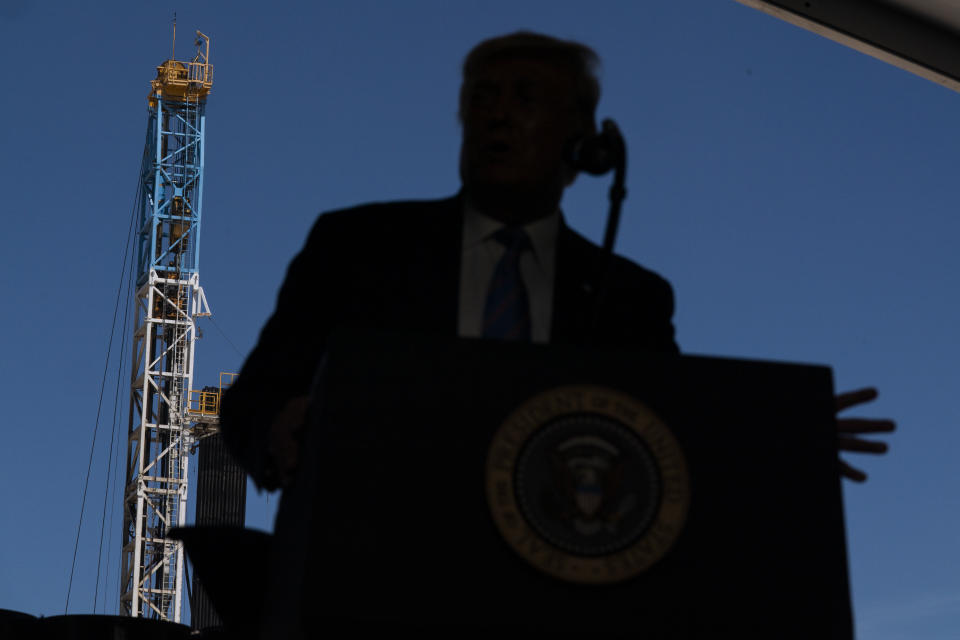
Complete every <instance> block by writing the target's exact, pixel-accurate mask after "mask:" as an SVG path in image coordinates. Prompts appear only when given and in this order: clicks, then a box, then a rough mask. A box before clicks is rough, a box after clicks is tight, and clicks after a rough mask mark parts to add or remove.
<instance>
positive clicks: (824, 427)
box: [265, 333, 852, 638]
mask: <svg viewBox="0 0 960 640" xmlns="http://www.w3.org/2000/svg"><path fill="white" fill-rule="evenodd" d="M538 402H539V403H540V404H539V405H538V404H537V403H538ZM538 407H539V408H538ZM550 407H553V408H552V409H551V408H550ZM833 413H834V409H833V389H832V379H831V372H830V370H829V369H828V368H825V367H819V366H805V365H796V364H784V363H773V362H756V361H747V360H733V359H722V358H708V357H696V356H662V355H653V354H646V353H640V352H630V351H602V350H591V349H581V348H575V347H564V346H546V345H530V344H516V343H505V342H489V341H480V340H467V339H437V338H429V337H423V336H414V335H400V334H383V333H342V334H338V335H336V336H334V337H332V338H331V340H330V343H329V349H328V352H327V355H326V357H325V359H324V361H323V363H322V365H321V369H320V371H319V373H318V376H317V380H316V387H315V401H314V404H313V406H312V408H311V416H310V421H309V424H308V428H307V431H306V436H305V437H306V440H305V444H304V450H303V454H304V458H303V464H302V465H301V466H300V473H299V476H298V478H297V480H296V483H295V485H294V486H293V487H290V488H288V489H287V490H286V491H285V492H284V495H283V498H282V501H281V505H280V511H279V513H278V517H277V522H276V529H275V534H274V544H273V552H272V554H273V555H272V556H271V571H272V576H271V578H270V586H269V588H268V592H269V593H268V602H267V605H266V608H265V611H266V613H265V616H266V620H267V622H266V624H268V625H276V628H277V629H278V632H282V631H280V629H281V628H282V627H283V625H293V627H298V628H299V629H300V630H305V632H306V635H308V636H312V635H321V634H323V633H326V632H328V631H334V632H335V631H337V630H339V631H343V630H356V631H358V632H359V631H362V630H364V629H367V630H377V629H381V630H389V629H396V630H398V631H399V630H403V629H414V630H421V631H427V632H429V631H430V630H435V631H437V632H438V633H441V632H442V633H450V632H466V633H469V632H473V631H481V632H482V631H490V632H492V633H500V632H504V631H510V630H521V631H523V630H525V631H527V632H529V633H531V634H535V633H538V632H555V631H577V632H581V633H603V632H625V633H636V634H637V635H638V636H642V637H646V638H692V637H716V636H717V634H719V633H736V634H738V636H739V637H778V638H780V637H804V638H812V637H816V638H851V637H852V622H851V614H850V600H849V587H848V578H847V559H846V548H845V534H844V527H843V511H842V501H841V491H840V479H839V473H838V465H837V451H836V434H835V426H834V419H833ZM538 416H539V417H538ZM538 420H539V421H540V423H542V424H538ZM638 425H639V426H638ZM645 425H646V426H645ZM577 429H586V431H582V432H581V431H577ZM591 429H592V430H593V431H591ZM644 430H646V431H644ZM521 431H522V432H523V433H521ZM664 431H666V432H667V433H666V435H664V433H663V432H664ZM618 434H619V435H618ZM524 438H525V440H524ZM617 438H620V440H617ZM520 440H523V441H520ZM664 442H666V444H663V443H664ZM637 443H639V444H637ZM665 447H666V448H665ZM631 452H632V453H631ZM538 456H539V457H538ZM631 456H632V457H631ZM501 463H503V464H501ZM510 465H513V466H510ZM668 467H669V468H668ZM511 469H512V471H511ZM498 474H499V475H498ZM504 487H507V488H506V489H504ZM511 514H512V515H511ZM518 516H519V520H518ZM518 521H519V523H520V524H517V522H518ZM511 527H514V529H511ZM516 527H519V528H516ZM658 527H660V530H659V532H658V530H657V528H658ZM517 532H520V533H522V534H523V535H524V536H525V538H523V539H520V538H518V537H517V536H519V535H520V533H517ZM514 534H517V535H514ZM291 633H293V632H291Z"/></svg>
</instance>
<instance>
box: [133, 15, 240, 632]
mask: <svg viewBox="0 0 960 640" xmlns="http://www.w3.org/2000/svg"><path fill="white" fill-rule="evenodd" d="M175 33H176V32H174V34H175ZM174 37H175V35H174ZM196 45H197V52H196V55H195V56H194V58H193V59H192V60H190V61H178V60H175V59H174V58H173V57H172V56H171V58H170V59H169V60H166V61H165V62H164V63H163V64H161V65H160V66H158V67H157V75H156V78H154V79H153V81H152V82H151V88H150V93H149V95H148V98H147V102H148V125H147V136H146V143H145V145H144V157H143V164H142V168H141V174H140V185H139V205H138V206H139V213H138V217H137V220H136V224H137V227H136V239H135V243H136V250H137V254H136V255H137V258H136V260H137V262H136V267H135V270H134V273H135V274H136V284H135V294H134V298H135V301H134V306H135V309H134V310H135V317H136V319H135V328H134V337H133V366H132V368H131V402H130V417H129V432H128V437H127V455H126V484H125V487H124V496H123V552H122V561H121V577H120V591H121V594H120V603H121V611H122V612H123V613H125V614H127V615H130V616H133V617H146V618H155V619H161V620H170V621H173V622H180V619H181V602H182V597H181V596H182V589H183V585H184V555H183V546H182V544H181V543H180V542H178V541H175V540H170V539H168V538H167V533H168V532H169V530H170V529H171V528H173V527H177V526H183V525H184V524H185V523H186V516H187V498H188V495H189V491H188V472H189V454H190V452H191V448H192V447H193V446H194V445H195V443H196V441H197V440H198V438H200V437H202V436H203V435H206V434H209V433H212V432H213V431H215V429H216V421H217V420H216V415H217V414H219V406H218V404H219V393H217V394H216V397H215V398H213V397H212V396H211V395H209V394H211V393H212V392H210V391H208V392H206V393H207V394H208V395H203V393H200V395H199V396H198V397H197V398H195V399H196V400H197V403H198V405H197V406H196V407H194V410H191V402H190V398H191V393H192V382H193V364H194V343H195V341H196V339H197V338H198V335H197V328H196V324H195V320H196V318H198V317H200V316H204V315H209V313H210V312H209V308H208V306H207V302H206V298H205V296H204V293H203V289H202V288H201V286H200V276H199V258H200V219H201V215H200V214H201V208H202V194H203V165H204V122H205V116H204V110H205V107H206V101H207V96H208V94H209V93H210V89H211V87H212V85H213V67H212V66H211V65H210V39H209V38H208V37H207V36H205V35H204V34H202V33H200V32H199V31H197V40H196ZM223 384H224V383H223V381H221V386H222V385H223Z"/></svg>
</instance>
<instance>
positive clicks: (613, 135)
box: [586, 118, 627, 346]
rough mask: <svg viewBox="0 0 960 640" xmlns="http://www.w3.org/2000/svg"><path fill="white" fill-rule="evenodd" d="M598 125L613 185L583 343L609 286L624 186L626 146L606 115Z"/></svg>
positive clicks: (588, 341)
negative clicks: (603, 140) (598, 271)
mask: <svg viewBox="0 0 960 640" xmlns="http://www.w3.org/2000/svg"><path fill="white" fill-rule="evenodd" d="M601 126H602V129H603V131H602V133H601V135H602V136H604V137H605V138H606V140H607V143H608V151H609V153H610V161H611V163H612V165H613V184H611V185H610V210H609V213H608V214H607V227H606V230H605V232H604V235H603V254H602V257H601V260H600V263H601V271H600V284H599V286H598V287H597V291H596V293H595V294H594V298H593V310H592V314H591V318H590V324H589V326H588V328H587V339H586V344H587V346H590V345H591V344H592V343H593V340H594V337H595V336H596V333H597V328H598V323H599V320H600V310H601V308H602V307H603V302H604V300H605V299H606V296H607V291H608V290H609V288H610V280H611V278H612V274H613V259H614V254H613V245H614V243H615V242H616V238H617V228H618V227H619V225H620V210H621V208H622V206H623V199H624V198H626V197H627V189H626V187H625V186H624V183H625V181H626V174H627V145H626V143H625V142H624V140H623V136H622V135H621V134H620V129H619V128H618V127H617V125H616V123H614V122H613V120H610V119H609V118H607V119H605V120H604V121H603V123H602V125H601Z"/></svg>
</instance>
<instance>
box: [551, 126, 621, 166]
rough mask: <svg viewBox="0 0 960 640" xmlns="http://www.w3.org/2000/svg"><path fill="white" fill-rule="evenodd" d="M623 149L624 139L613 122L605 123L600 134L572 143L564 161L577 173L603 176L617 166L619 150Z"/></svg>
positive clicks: (566, 151) (578, 139)
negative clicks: (584, 172)
mask: <svg viewBox="0 0 960 640" xmlns="http://www.w3.org/2000/svg"><path fill="white" fill-rule="evenodd" d="M622 148H623V139H622V138H621V137H620V132H619V130H618V129H617V125H615V124H614V123H613V120H610V119H606V120H604V121H603V125H602V128H601V130H600V132H599V133H597V134H594V135H592V136H584V137H582V138H577V139H575V140H573V141H571V142H570V143H569V144H568V145H567V148H566V149H565V152H564V159H565V160H566V161H567V163H568V164H569V165H570V166H571V167H573V168H574V169H576V170H577V171H586V172H587V173H589V174H591V175H595V176H601V175H603V174H605V173H607V172H608V171H610V170H611V169H613V167H614V165H615V164H616V159H617V155H618V153H617V150H618V149H622Z"/></svg>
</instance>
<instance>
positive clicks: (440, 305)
mask: <svg viewBox="0 0 960 640" xmlns="http://www.w3.org/2000/svg"><path fill="white" fill-rule="evenodd" d="M424 213H425V218H424V224H423V226H422V227H420V229H422V230H423V237H422V238H421V240H420V243H418V246H417V247H416V249H417V250H418V251H419V252H420V255H419V259H417V260H416V261H415V262H414V268H413V270H412V271H411V273H410V274H409V279H410V281H411V282H414V283H417V287H418V289H419V291H420V292H421V294H422V295H421V296H418V298H419V300H418V303H417V305H418V307H419V308H420V310H421V315H420V321H419V322H418V325H419V326H420V327H421V328H422V329H423V330H424V331H426V332H429V333H437V334H441V335H456V333H457V315H458V311H459V304H460V299H459V290H460V253H461V249H460V246H461V243H462V236H463V206H462V201H461V198H460V196H459V195H458V196H455V197H453V198H448V199H446V200H440V201H438V202H435V203H431V205H430V206H429V207H428V209H427V210H426V211H425V212H424Z"/></svg>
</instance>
